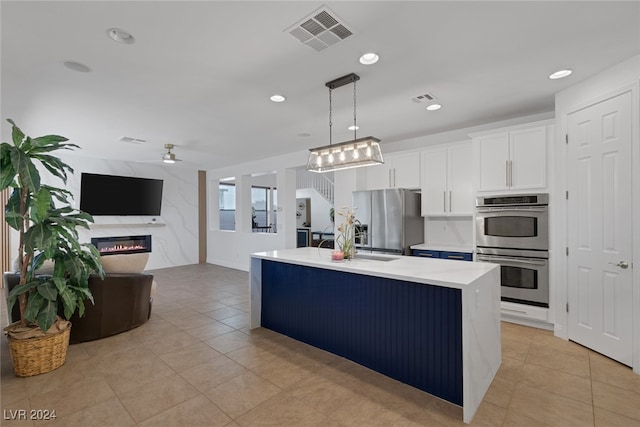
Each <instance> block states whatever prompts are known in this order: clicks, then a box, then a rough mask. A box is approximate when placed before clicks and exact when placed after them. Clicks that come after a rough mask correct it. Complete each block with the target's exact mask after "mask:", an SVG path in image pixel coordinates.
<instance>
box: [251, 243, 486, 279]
mask: <svg viewBox="0 0 640 427" xmlns="http://www.w3.org/2000/svg"><path fill="white" fill-rule="evenodd" d="M367 255H369V254H367ZM251 256H252V257H253V258H260V259H266V260H273V261H278V262H284V263H289V264H297V265H304V266H308V267H317V268H323V269H327V270H335V271H341V272H345V273H354V274H362V275H367V276H375V277H385V278H389V279H396V280H404V281H408V282H415V283H424V284H429V285H437V286H444V287H448V288H457V289H462V288H464V287H465V286H468V285H470V284H472V283H473V282H474V281H475V280H477V279H478V278H480V277H482V276H484V275H485V274H486V273H488V272H489V271H491V270H493V269H496V268H499V265H498V264H491V263H481V262H462V261H454V260H447V259H431V258H430V259H424V258H419V257H412V256H401V255H375V257H380V258H387V259H390V258H395V259H392V260H390V261H382V260H377V259H353V260H345V261H341V262H335V261H331V250H330V249H319V248H315V247H305V248H297V249H283V250H276V251H267V252H257V253H254V254H252V255H251Z"/></svg>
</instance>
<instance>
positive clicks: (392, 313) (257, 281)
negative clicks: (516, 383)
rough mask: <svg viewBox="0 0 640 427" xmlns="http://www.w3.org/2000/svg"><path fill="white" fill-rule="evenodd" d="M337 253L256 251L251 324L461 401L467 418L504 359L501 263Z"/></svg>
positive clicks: (472, 412) (314, 250) (253, 271)
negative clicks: (340, 256) (341, 256)
mask: <svg viewBox="0 0 640 427" xmlns="http://www.w3.org/2000/svg"><path fill="white" fill-rule="evenodd" d="M330 254H331V251H330V250H327V249H318V248H298V249H287V250H279V251H271V252H262V253H256V254H253V255H252V259H251V319H250V324H251V328H257V327H264V328H268V329H271V330H274V331H276V332H279V333H281V334H284V335H287V336H289V337H291V338H294V339H296V340H299V341H302V342H305V343H307V344H310V345H312V346H314V347H318V348H321V349H323V350H326V351H329V352H331V353H334V354H336V355H339V356H342V357H345V358H347V359H350V360H352V361H354V362H356V363H359V364H361V365H363V366H366V367H368V368H370V369H373V370H375V371H377V372H380V373H382V374H384V375H387V376H389V377H391V378H394V379H396V380H398V381H401V382H403V383H406V384H409V385H411V386H413V387H416V388H418V389H420V390H423V391H425V392H427V393H430V394H433V395H435V396H438V397H440V398H442V399H444V400H447V401H449V402H452V403H454V404H456V405H460V406H462V408H463V417H464V421H465V422H470V421H471V419H472V418H473V415H474V414H475V412H476V410H477V408H478V406H479V405H480V403H481V402H482V398H483V397H484V394H485V392H486V390H487V389H488V387H489V385H490V384H491V381H492V380H493V377H494V375H495V373H496V371H497V370H498V368H499V366H500V362H501V344H500V280H499V279H500V278H499V268H498V266H496V265H494V264H489V263H461V262H456V261H450V260H441V259H433V260H432V259H427V260H425V259H418V258H415V257H404V256H389V255H375V256H366V255H365V256H364V257H363V258H356V259H354V260H350V261H344V262H333V261H331V260H330V258H331V255H330ZM365 257H366V258H365Z"/></svg>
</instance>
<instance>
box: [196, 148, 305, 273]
mask: <svg viewBox="0 0 640 427" xmlns="http://www.w3.org/2000/svg"><path fill="white" fill-rule="evenodd" d="M307 156H308V151H299V152H295V153H291V154H287V155H283V156H278V157H272V158H268V159H263V160H260V161H253V162H247V163H243V164H239V165H233V166H228V167H225V168H220V169H212V170H209V171H207V200H208V202H207V203H208V205H207V262H208V263H211V264H218V265H223V266H225V267H230V268H237V269H240V270H245V271H248V270H249V266H250V261H251V254H252V253H254V252H263V251H269V250H277V249H285V248H295V247H296V209H295V208H296V203H295V202H296V173H295V169H294V168H297V167H300V166H303V165H306V163H307ZM274 172H275V177H276V183H275V187H276V188H277V190H278V223H277V232H276V233H253V232H252V230H251V220H250V217H247V215H251V213H250V212H251V204H250V196H249V198H247V194H244V196H242V194H240V195H236V230H235V231H225V230H220V229H219V207H218V182H219V180H220V179H222V178H228V177H235V178H236V185H237V188H236V192H239V193H243V192H248V191H250V185H243V184H242V183H243V182H247V183H251V182H253V180H252V179H251V176H252V175H256V174H263V173H274Z"/></svg>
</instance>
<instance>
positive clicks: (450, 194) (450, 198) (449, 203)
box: [449, 191, 453, 213]
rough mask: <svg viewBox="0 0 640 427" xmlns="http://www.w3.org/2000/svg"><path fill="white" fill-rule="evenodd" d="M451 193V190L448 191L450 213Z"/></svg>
mask: <svg viewBox="0 0 640 427" xmlns="http://www.w3.org/2000/svg"><path fill="white" fill-rule="evenodd" d="M451 193H453V191H449V213H451Z"/></svg>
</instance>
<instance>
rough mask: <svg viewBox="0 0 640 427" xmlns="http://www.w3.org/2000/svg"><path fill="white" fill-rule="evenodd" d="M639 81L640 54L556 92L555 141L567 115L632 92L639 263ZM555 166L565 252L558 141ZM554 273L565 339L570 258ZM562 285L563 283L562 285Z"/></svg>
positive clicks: (639, 309) (639, 355)
mask: <svg viewBox="0 0 640 427" xmlns="http://www.w3.org/2000/svg"><path fill="white" fill-rule="evenodd" d="M639 81H640V55H639V56H634V57H632V58H629V59H627V60H626V61H623V62H621V63H620V64H618V65H616V66H614V67H611V68H609V69H608V70H605V71H603V72H601V73H599V74H597V75H595V76H592V77H590V78H588V79H586V80H584V81H582V82H580V83H578V84H576V85H575V86H572V87H570V88H568V89H566V90H564V91H562V92H559V93H558V94H556V141H564V135H565V134H566V133H567V122H566V119H567V114H568V113H570V112H572V111H575V110H576V109H578V108H583V107H586V106H587V105H588V104H589V103H592V102H594V101H597V100H599V99H602V98H604V97H607V96H611V95H613V94H616V93H619V92H621V91H622V90H624V89H629V88H631V90H632V91H633V109H634V110H633V112H632V118H633V121H634V122H633V135H632V138H633V142H632V144H633V145H632V156H633V160H632V162H633V163H632V165H633V166H632V169H633V176H631V177H629V179H631V180H632V182H633V183H634V184H633V186H632V191H633V213H632V216H633V225H632V228H633V230H631V232H632V234H633V263H634V264H635V265H640V185H638V183H640V170H639V169H640V138H639V133H640V132H639V127H640V123H639V122H640V119H639V111H640V100H639V95H638V83H639ZM554 155H555V167H556V176H557V180H556V191H555V192H554V193H555V194H556V195H557V200H555V201H554V205H555V206H556V207H557V209H556V212H555V215H554V216H553V222H555V223H556V224H557V234H558V238H557V239H556V240H555V242H556V244H555V246H556V247H555V250H556V251H557V252H558V253H559V252H562V251H564V246H566V242H567V227H566V218H567V204H566V201H565V200H564V199H563V198H561V197H560V195H563V194H564V192H565V190H566V189H567V181H566V165H567V157H566V149H565V144H557V145H556V149H555V152H554ZM561 258H562V259H559V260H558V261H559V262H558V263H557V264H556V268H555V269H554V271H553V274H554V275H555V278H556V283H558V284H559V286H557V287H556V292H555V297H556V300H557V301H558V304H556V312H555V315H556V318H555V334H556V335H558V336H561V337H563V338H567V337H568V332H567V321H568V316H567V313H566V311H565V309H564V307H565V303H566V302H567V280H566V278H567V264H566V263H567V260H566V257H561ZM638 271H640V270H638V269H635V270H633V284H634V288H633V301H634V302H633V306H634V314H633V319H632V322H633V323H634V324H635V325H640V274H639V273H638ZM560 284H562V285H560ZM633 352H634V361H633V366H634V371H635V372H636V373H640V327H636V328H634V350H633Z"/></svg>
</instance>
